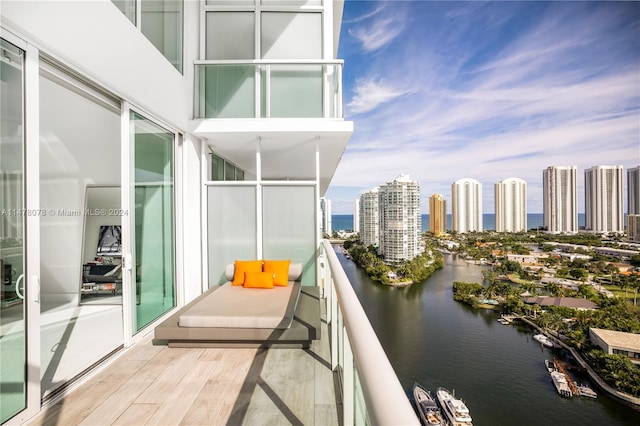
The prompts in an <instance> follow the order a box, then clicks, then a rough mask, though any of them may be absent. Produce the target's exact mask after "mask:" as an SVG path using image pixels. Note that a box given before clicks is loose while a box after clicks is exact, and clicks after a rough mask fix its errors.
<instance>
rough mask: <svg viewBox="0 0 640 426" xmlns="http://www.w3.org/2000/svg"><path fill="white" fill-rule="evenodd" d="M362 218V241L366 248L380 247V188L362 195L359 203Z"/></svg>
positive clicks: (360, 229)
mask: <svg viewBox="0 0 640 426" xmlns="http://www.w3.org/2000/svg"><path fill="white" fill-rule="evenodd" d="M359 216H360V220H359V222H360V227H359V228H358V230H359V232H360V241H361V242H362V244H364V245H365V246H367V247H368V246H374V247H378V244H379V243H380V238H379V235H380V234H379V233H380V216H379V208H378V188H373V189H371V190H370V191H367V192H364V193H362V194H361V195H360V203H359Z"/></svg>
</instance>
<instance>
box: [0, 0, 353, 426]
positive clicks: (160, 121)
mask: <svg viewBox="0 0 640 426" xmlns="http://www.w3.org/2000/svg"><path fill="white" fill-rule="evenodd" d="M264 3H265V2H264V1H260V0H256V1H243V2H236V1H215V2H204V1H202V2H195V1H181V0H176V1H163V2H143V1H140V0H138V1H136V0H131V1H118V2H115V1H114V2H111V1H105V0H102V1H79V2H68V1H56V0H52V1H43V2H29V1H27V2H25V1H11V0H8V1H4V0H3V1H2V4H1V8H2V10H1V14H0V38H1V40H0V43H1V46H0V47H1V49H2V55H1V58H2V60H1V61H0V66H1V67H2V69H1V71H2V73H1V75H2V81H1V84H2V86H1V87H2V109H1V110H0V115H1V117H0V119H1V124H2V125H1V126H0V136H1V142H0V184H1V186H0V201H1V202H2V206H1V208H2V209H3V211H5V212H8V213H7V214H6V215H2V216H0V239H2V244H1V245H0V260H1V263H2V265H1V268H0V269H1V270H2V279H3V282H4V284H3V286H2V289H1V294H2V305H1V309H2V318H3V327H2V336H0V337H1V339H2V345H0V359H2V364H1V368H2V371H1V374H0V380H2V386H1V387H0V388H1V389H2V394H1V395H0V398H1V400H0V422H3V423H4V422H6V421H10V422H12V423H18V424H19V423H25V422H27V421H28V420H29V419H30V418H32V417H33V416H35V415H37V414H38V413H39V412H40V410H41V407H42V406H43V404H46V402H47V401H48V400H49V399H50V398H51V397H52V396H54V395H55V394H56V393H57V392H60V390H61V389H65V388H66V387H68V386H69V384H70V383H72V382H73V381H74V380H76V379H77V378H78V377H80V376H82V375H84V374H85V373H87V371H89V370H90V369H91V368H93V367H94V366H95V365H96V364H97V363H98V362H99V361H101V360H103V359H106V358H108V357H109V356H111V355H113V354H115V353H117V352H118V351H119V350H120V349H121V348H123V347H124V348H126V347H129V346H131V345H133V344H134V343H135V342H137V341H139V340H140V339H141V338H142V336H143V335H144V334H145V333H147V332H148V330H150V329H151V328H153V327H154V325H155V324H158V323H159V322H161V321H162V320H163V319H164V318H166V317H167V315H169V314H171V313H172V312H174V311H175V309H176V308H178V307H181V306H184V305H185V304H186V303H187V302H189V301H191V300H193V299H194V298H195V297H197V296H198V295H200V294H202V293H203V292H204V291H206V290H207V289H208V288H209V287H210V286H214V285H217V284H219V283H220V282H221V280H223V279H224V275H225V274H224V271H225V267H226V265H227V264H229V263H231V262H233V261H234V260H235V259H264V258H271V259H278V258H286V259H291V260H292V261H296V262H301V263H302V264H303V265H305V267H304V271H303V274H302V284H303V285H308V286H309V285H311V286H313V285H317V282H318V280H317V277H318V274H319V272H318V270H319V268H318V266H317V265H318V263H317V260H318V258H317V256H318V253H319V252H320V244H321V235H320V228H321V217H320V214H319V212H320V198H321V197H322V196H323V195H324V193H325V192H326V189H327V187H328V185H329V183H330V180H331V178H332V176H333V175H334V172H335V169H336V167H337V165H338V163H339V161H340V158H341V156H342V154H343V152H344V150H345V148H346V145H347V143H348V140H349V138H350V135H351V133H352V132H353V123H351V122H348V121H345V120H344V119H343V114H342V66H343V64H342V61H340V60H337V59H336V54H337V46H338V37H339V34H340V22H341V17H342V2H339V1H338V2H336V1H313V2H297V1H296V2H291V1H269V2H268V5H265V4H264ZM106 237H109V238H110V239H107V238H106ZM96 268H97V269H103V270H106V269H108V270H110V271H111V272H115V269H117V270H118V271H117V274H114V275H110V277H113V280H111V281H109V282H104V283H101V284H97V283H95V282H93V281H92V279H89V277H93V276H95V275H96V274H95V273H94V272H95V271H94V269H96ZM5 318H6V319H7V322H5ZM68 324H73V327H68ZM145 330H146V331H145Z"/></svg>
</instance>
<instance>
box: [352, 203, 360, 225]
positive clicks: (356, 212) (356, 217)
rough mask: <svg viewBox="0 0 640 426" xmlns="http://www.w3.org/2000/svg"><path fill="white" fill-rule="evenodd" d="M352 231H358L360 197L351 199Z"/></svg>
mask: <svg viewBox="0 0 640 426" xmlns="http://www.w3.org/2000/svg"><path fill="white" fill-rule="evenodd" d="M353 232H360V199H359V198H356V199H355V200H354V201H353Z"/></svg>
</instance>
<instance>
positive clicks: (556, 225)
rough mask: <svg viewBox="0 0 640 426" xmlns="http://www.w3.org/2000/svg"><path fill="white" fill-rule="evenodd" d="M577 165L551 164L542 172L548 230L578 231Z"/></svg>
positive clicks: (554, 231)
mask: <svg viewBox="0 0 640 426" xmlns="http://www.w3.org/2000/svg"><path fill="white" fill-rule="evenodd" d="M576 170H577V167H576V166H550V167H547V168H546V169H545V170H543V172H542V196H543V210H544V226H545V227H546V228H547V232H552V233H576V232H578V198H577V182H576V173H577V172H576Z"/></svg>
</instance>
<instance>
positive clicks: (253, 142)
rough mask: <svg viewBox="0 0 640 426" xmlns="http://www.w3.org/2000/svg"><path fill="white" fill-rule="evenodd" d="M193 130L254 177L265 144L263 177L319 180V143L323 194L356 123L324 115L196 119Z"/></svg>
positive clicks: (223, 155) (224, 156) (321, 191)
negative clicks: (316, 168)
mask: <svg viewBox="0 0 640 426" xmlns="http://www.w3.org/2000/svg"><path fill="white" fill-rule="evenodd" d="M191 125H192V126H191V128H192V133H193V134H194V135H196V136H198V137H200V138H203V139H206V141H207V145H208V146H209V148H210V149H211V150H212V151H213V152H215V153H216V154H217V155H219V156H221V157H223V158H225V159H226V160H228V161H230V162H232V163H233V164H235V165H236V166H238V167H240V168H241V169H243V170H244V171H245V173H246V174H247V178H248V177H249V176H253V177H255V176H256V150H257V147H258V141H260V143H261V158H262V179H263V180H313V179H315V147H316V141H318V146H319V148H320V193H321V195H324V193H325V191H326V190H327V188H328V186H329V183H330V182H331V179H332V178H333V174H334V173H335V170H336V168H337V167H338V164H339V163H340V159H341V158H342V154H343V153H344V150H345V148H346V146H347V143H348V142H349V138H350V137H351V134H352V133H353V122H350V121H342V120H326V119H319V120H314V119H309V120H306V119H300V120H298V119H296V120H291V119H282V120H280V119H269V120H237V119H231V120H222V119H221V120H194V121H192V122H191Z"/></svg>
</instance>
